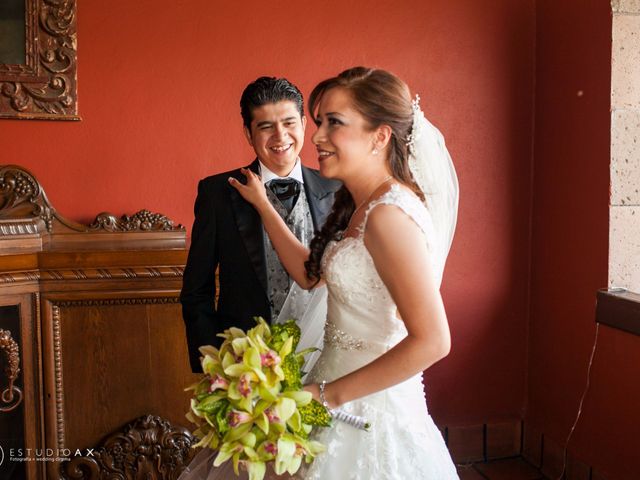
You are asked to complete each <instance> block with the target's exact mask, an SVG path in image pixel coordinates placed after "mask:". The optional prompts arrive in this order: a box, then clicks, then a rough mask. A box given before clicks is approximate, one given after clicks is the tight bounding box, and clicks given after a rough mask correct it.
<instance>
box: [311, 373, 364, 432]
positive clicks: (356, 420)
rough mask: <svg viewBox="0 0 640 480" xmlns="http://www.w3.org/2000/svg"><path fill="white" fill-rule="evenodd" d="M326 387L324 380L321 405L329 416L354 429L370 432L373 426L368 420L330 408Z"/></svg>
mask: <svg viewBox="0 0 640 480" xmlns="http://www.w3.org/2000/svg"><path fill="white" fill-rule="evenodd" d="M326 386H327V381H326V380H323V381H322V382H320V403H321V404H322V406H323V407H324V408H326V409H327V411H328V412H329V415H331V417H332V418H335V419H336V420H338V421H340V422H343V423H346V424H347V425H351V426H352V427H354V428H357V429H359V430H365V431H367V432H368V431H369V430H370V429H371V424H370V423H369V422H368V421H367V419H366V418H364V417H359V416H358V415H352V414H350V413H347V412H345V411H343V410H339V409H337V408H335V409H332V408H330V407H329V402H327V399H326V398H325V397H324V389H325V387H326Z"/></svg>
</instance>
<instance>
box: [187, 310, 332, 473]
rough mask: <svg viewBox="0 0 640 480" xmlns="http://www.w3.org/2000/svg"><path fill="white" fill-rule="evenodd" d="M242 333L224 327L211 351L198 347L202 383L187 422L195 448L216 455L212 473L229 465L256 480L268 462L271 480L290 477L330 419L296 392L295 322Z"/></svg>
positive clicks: (261, 323) (300, 359) (309, 456)
mask: <svg viewBox="0 0 640 480" xmlns="http://www.w3.org/2000/svg"><path fill="white" fill-rule="evenodd" d="M256 321H257V325H256V326H255V327H254V328H252V329H250V330H249V331H247V332H246V333H245V332H244V331H242V330H240V329H238V328H230V329H228V330H225V332H224V333H223V334H220V336H222V337H223V338H224V339H225V340H224V342H223V344H222V346H221V347H220V349H219V350H218V349H216V348H214V347H212V346H205V347H201V348H200V352H201V353H202V354H203V358H202V370H203V372H204V374H205V375H204V377H203V378H202V380H200V381H199V382H197V383H195V384H194V385H192V386H190V387H189V388H187V390H193V391H194V395H193V398H192V399H191V410H190V411H189V412H188V413H187V418H188V419H189V420H190V421H191V422H193V423H195V424H196V425H197V426H198V428H197V430H196V431H195V432H194V435H196V436H197V437H198V438H200V441H199V442H198V443H197V444H196V446H204V447H208V448H211V449H213V450H218V455H217V456H216V459H215V460H214V463H213V464H214V466H216V467H217V466H220V465H221V464H222V463H224V462H226V461H228V460H229V459H231V460H232V461H233V468H234V471H235V473H236V475H238V474H239V466H240V465H242V466H243V468H245V469H246V470H247V472H248V474H249V479H250V480H262V479H263V478H264V475H265V473H266V465H267V463H270V462H271V463H273V469H274V471H275V472H276V473H277V474H282V473H284V472H288V473H289V474H291V475H293V474H295V473H296V472H297V471H298V469H299V468H300V465H301V463H302V460H303V459H304V460H305V461H306V462H307V463H309V462H311V461H312V460H313V458H314V457H315V455H317V454H318V453H320V452H323V451H324V446H323V445H322V444H320V443H319V442H315V441H313V440H310V439H309V438H308V437H309V432H310V431H311V428H312V427H313V426H329V425H330V424H331V414H330V412H329V411H328V410H327V409H326V408H325V407H323V406H322V405H321V404H320V403H319V402H317V401H315V400H313V399H312V397H311V393H309V392H305V391H304V390H302V382H301V377H302V375H303V373H304V372H302V371H301V368H302V365H303V363H304V355H306V354H307V353H310V352H311V351H313V350H315V349H307V350H305V351H302V352H299V353H295V349H296V347H297V345H298V341H299V340H300V329H299V327H298V326H297V325H296V323H295V321H294V320H289V321H287V322H285V323H283V324H278V325H272V326H269V325H268V324H267V322H266V321H265V320H264V319H263V318H257V319H256Z"/></svg>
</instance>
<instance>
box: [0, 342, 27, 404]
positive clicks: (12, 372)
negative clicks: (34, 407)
mask: <svg viewBox="0 0 640 480" xmlns="http://www.w3.org/2000/svg"><path fill="white" fill-rule="evenodd" d="M0 353H2V354H3V357H4V358H3V360H4V363H5V366H4V373H5V375H6V376H7V378H8V380H9V384H8V386H7V388H6V389H5V390H3V391H2V393H1V394H0V400H1V403H0V412H10V411H11V410H13V409H15V408H16V407H17V406H18V405H20V402H22V390H20V389H19V388H18V387H17V386H16V385H14V384H13V382H15V380H16V378H18V373H20V348H19V347H18V344H17V343H16V341H15V340H14V339H13V338H11V332H10V331H9V330H2V329H0Z"/></svg>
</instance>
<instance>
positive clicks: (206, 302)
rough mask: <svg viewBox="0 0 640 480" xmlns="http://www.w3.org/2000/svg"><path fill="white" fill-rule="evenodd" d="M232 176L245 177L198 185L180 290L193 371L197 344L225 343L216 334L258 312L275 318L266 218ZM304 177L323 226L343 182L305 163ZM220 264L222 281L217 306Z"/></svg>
mask: <svg viewBox="0 0 640 480" xmlns="http://www.w3.org/2000/svg"><path fill="white" fill-rule="evenodd" d="M258 165H259V164H258V161H257V160H256V161H254V162H253V163H252V164H251V165H250V166H249V168H250V169H251V170H253V171H254V172H256V173H258V172H259V166H258ZM229 177H234V178H236V179H237V180H240V181H241V182H243V183H244V182H245V177H244V175H242V174H241V173H240V170H239V169H237V170H232V171H230V172H225V173H221V174H218V175H213V176H211V177H207V178H205V179H203V180H201V181H200V183H199V184H198V197H197V199H196V203H195V208H194V210H195V221H194V224H193V230H192V233H191V247H190V249H189V257H188V260H187V266H186V268H185V271H184V283H183V286H182V293H181V294H180V301H181V303H182V316H183V318H184V322H185V325H186V334H187V344H188V347H189V361H190V362H191V368H192V370H193V371H194V372H200V371H202V369H201V367H200V360H199V358H200V353H199V351H198V348H199V347H200V346H202V345H215V346H219V345H220V344H221V342H222V339H221V338H220V337H217V336H216V334H218V333H221V332H222V331H223V330H225V329H227V328H229V327H238V328H242V329H247V328H251V327H252V326H254V325H255V322H254V321H253V317H255V316H262V317H264V318H265V319H267V320H268V321H270V320H271V318H270V317H271V313H270V312H271V309H270V302H271V300H270V298H269V296H268V294H267V270H266V264H265V255H264V237H263V228H262V222H261V220H260V216H259V215H258V213H257V212H256V210H255V209H254V208H253V206H251V205H250V204H249V203H247V202H246V201H245V200H244V199H243V198H242V197H241V196H240V194H239V193H238V192H237V191H236V190H235V189H234V188H233V187H232V186H231V185H229V182H228V179H229ZM302 177H303V179H304V189H305V193H306V197H307V201H308V203H309V208H310V211H311V217H312V219H313V225H314V227H315V229H316V230H319V229H320V227H321V226H322V224H323V223H324V221H325V219H326V217H327V215H328V214H329V212H330V211H331V207H332V205H333V194H334V192H335V191H336V190H337V189H338V188H339V186H340V184H339V183H338V182H336V181H333V180H327V179H324V178H322V177H320V174H319V173H318V171H317V170H312V169H310V168H307V167H304V166H303V167H302ZM216 268H218V269H219V282H220V285H219V294H218V302H217V305H216V304H215V303H214V295H215V291H216V284H215V271H216Z"/></svg>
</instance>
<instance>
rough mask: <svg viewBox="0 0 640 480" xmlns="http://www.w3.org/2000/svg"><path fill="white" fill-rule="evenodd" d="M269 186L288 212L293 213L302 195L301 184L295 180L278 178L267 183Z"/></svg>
mask: <svg viewBox="0 0 640 480" xmlns="http://www.w3.org/2000/svg"><path fill="white" fill-rule="evenodd" d="M267 186H268V187H269V188H270V189H271V191H272V192H273V193H275V195H276V197H278V200H280V203H282V205H283V206H284V207H285V208H286V209H287V212H289V213H291V210H293V207H294V205H295V204H296V200H298V195H300V182H298V181H297V180H295V179H293V178H277V179H274V180H271V181H270V182H269V183H267Z"/></svg>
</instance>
